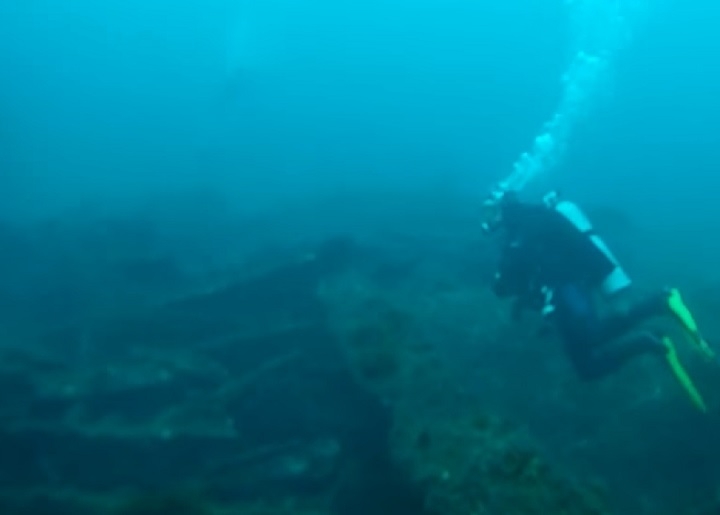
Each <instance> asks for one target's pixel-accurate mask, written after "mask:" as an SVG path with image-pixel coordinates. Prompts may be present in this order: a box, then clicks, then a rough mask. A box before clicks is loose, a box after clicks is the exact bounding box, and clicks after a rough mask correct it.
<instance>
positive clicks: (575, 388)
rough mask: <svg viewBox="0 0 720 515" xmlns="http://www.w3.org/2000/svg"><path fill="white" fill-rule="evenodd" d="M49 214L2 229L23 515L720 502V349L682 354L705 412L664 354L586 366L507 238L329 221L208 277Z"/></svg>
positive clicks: (600, 509)
mask: <svg viewBox="0 0 720 515" xmlns="http://www.w3.org/2000/svg"><path fill="white" fill-rule="evenodd" d="M44 231H45V232H43V233H41V234H42V238H41V237H39V236H35V240H33V239H32V238H28V237H27V234H26V232H24V233H22V234H21V233H18V232H13V231H11V230H10V229H8V228H5V234H4V236H3V238H5V239H6V241H5V244H6V245H11V246H12V248H13V249H16V251H15V252H14V253H9V254H6V255H5V256H4V257H3V259H4V261H5V262H4V263H3V270H4V271H5V272H3V274H4V275H5V276H6V277H5V281H6V284H8V285H10V287H9V288H7V289H6V292H5V293H4V294H3V298H2V299H0V303H2V306H3V311H4V314H3V315H2V316H0V324H1V325H2V331H3V343H2V347H1V348H0V385H2V389H0V417H1V419H0V420H1V422H0V513H2V514H8V515H21V514H22V515H36V514H52V515H62V514H72V515H84V514H100V515H130V514H138V515H150V514H153V515H155V514H176V515H183V514H241V513H242V514H284V513H288V514H289V513H293V514H318V515H319V514H333V515H366V514H395V515H399V514H413V515H424V514H428V515H455V514H457V515H461V514H462V515H496V514H497V515H515V514H517V515H522V514H528V515H532V514H538V515H540V514H557V515H576V514H577V515H604V514H634V515H642V514H659V515H664V514H678V513H683V514H689V515H709V514H713V513H719V512H720V503H718V499H717V496H718V494H717V492H720V490H718V487H720V465H718V462H719V461H718V460H720V443H718V442H717V434H720V433H719V432H718V429H720V417H718V414H719V413H720V398H719V397H718V395H717V394H716V393H715V392H717V389H718V387H720V366H718V367H717V368H715V364H707V363H704V362H702V360H700V359H699V358H698V357H696V356H694V355H693V354H692V353H691V352H689V351H687V349H685V347H683V348H682V351H683V352H682V354H683V357H684V358H685V359H686V360H687V362H688V365H689V368H690V370H691V371H692V373H693V376H694V377H695V379H696V381H697V383H698V386H699V387H700V389H701V390H702V391H703V392H704V393H705V394H706V397H707V401H708V404H709V405H710V413H708V414H705V415H701V414H698V413H695V412H694V411H693V410H692V407H691V406H690V404H689V402H688V401H687V400H686V399H685V397H684V396H683V393H682V392H681V391H680V389H679V388H678V387H677V385H676V384H675V383H674V381H673V379H672V378H671V377H670V374H669V372H667V370H665V368H664V367H663V365H662V364H661V363H656V362H653V361H643V360H641V361H640V362H638V363H634V364H632V365H631V366H629V367H627V369H626V370H623V371H622V372H621V373H620V374H619V375H618V376H617V377H615V378H612V379H610V380H607V381H602V382H600V383H593V384H583V383H580V382H579V381H578V380H577V379H576V378H575V376H574V375H573V373H572V370H571V369H570V367H569V365H568V364H567V363H566V362H565V360H564V359H563V357H562V355H561V352H560V349H559V347H558V346H557V345H555V342H554V341H553V340H552V339H541V338H539V337H538V336H537V335H536V334H535V331H534V328H533V322H534V321H533V320H528V321H526V322H523V323H514V322H513V321H512V319H511V316H510V313H509V309H508V306H506V305H504V304H502V303H500V302H498V301H497V300H496V299H494V298H493V297H492V295H491V294H490V292H489V290H488V288H487V278H488V274H490V273H491V272H492V262H493V259H494V255H493V252H492V248H491V246H490V245H487V244H486V243H483V242H481V241H477V240H476V239H472V238H468V239H463V238H457V239H456V240H454V241H453V240H452V238H450V240H451V241H449V242H448V240H447V239H443V238H436V239H435V240H433V236H431V235H420V236H418V235H417V234H414V235H404V236H402V237H400V236H398V235H397V234H393V235H392V236H391V237H386V239H384V240H382V241H380V240H375V241H369V240H367V239H366V240H363V238H349V237H346V236H340V237H332V238H310V239H309V240H307V241H304V242H302V243H297V244H293V245H289V246H287V247H277V246H275V247H272V248H267V250H266V251H264V252H263V253H262V254H260V253H255V254H252V255H249V257H246V259H244V260H239V261H238V262H237V263H235V264H234V265H233V266H226V267H216V269H215V270H214V272H213V273H212V274H206V275H203V274H201V273H197V270H198V269H199V268H202V267H198V266H197V264H196V265H195V266H196V268H193V269H192V270H193V271H192V272H189V271H188V270H189V268H187V267H185V268H183V267H182V266H180V265H178V263H177V262H176V261H175V260H173V259H170V258H168V257H167V256H166V255H161V256H158V255H157V253H153V252H150V251H149V248H150V247H151V246H149V245H147V242H146V239H147V235H145V236H143V237H142V238H141V237H140V236H138V227H136V226H131V227H130V228H128V227H127V226H125V225H123V226H122V228H121V229H118V228H117V227H114V228H112V229H107V227H106V228H105V229H104V230H103V231H102V232H101V233H100V234H101V235H100V236H98V233H97V232H92V234H93V235H94V236H93V237H92V238H89V237H88V236H87V233H83V234H85V236H84V237H82V238H77V237H76V238H74V239H73V240H72V241H73V243H72V244H69V243H68V241H67V236H58V234H59V233H58V230H57V228H55V229H53V231H52V234H53V235H54V237H55V239H56V242H55V244H50V243H47V242H48V240H49V239H50V240H51V238H49V237H48V234H47V231H48V229H47V228H45V229H44ZM140 232H142V231H140ZM468 232H469V233H470V232H471V231H468ZM128 234H131V235H132V237H130V236H128ZM436 234H437V233H436ZM128 241H130V242H131V243H128ZM139 241H142V242H145V243H144V244H142V245H141V244H139V243H138V242H139ZM39 242H42V243H39ZM118 242H124V243H123V244H120V243H118ZM7 248H10V247H7ZM60 248H62V249H63V251H62V253H58V254H54V252H53V251H54V250H57V249H60ZM88 248H91V249H93V250H92V251H88V250H87V249H88ZM68 249H75V250H74V251H70V250H68ZM98 249H101V250H98ZM60 254H62V258H59V257H57V256H58V255H60ZM50 255H53V256H55V257H53V258H49V257H48V256H50ZM108 256H110V257H108ZM216 264H217V263H216ZM220 268H222V270H221V271H218V270H219V269H220ZM683 279H685V280H686V283H687V285H688V289H687V291H688V294H687V297H688V300H689V301H690V302H691V303H693V305H694V306H696V307H697V312H698V316H699V318H700V320H701V323H702V324H703V325H704V328H705V329H706V332H707V334H708V336H709V337H710V338H711V339H712V336H713V334H717V336H718V337H719V338H720V325H718V324H717V322H715V320H714V318H713V316H714V313H715V312H716V308H720V295H718V294H717V293H716V291H715V288H713V287H712V285H708V284H704V283H700V282H697V281H694V280H693V279H692V278H683ZM28 284H32V285H33V286H34V288H33V289H32V290H33V291H34V293H33V294H30V293H27V292H28V291H29V289H28ZM713 322H715V325H714V326H713Z"/></svg>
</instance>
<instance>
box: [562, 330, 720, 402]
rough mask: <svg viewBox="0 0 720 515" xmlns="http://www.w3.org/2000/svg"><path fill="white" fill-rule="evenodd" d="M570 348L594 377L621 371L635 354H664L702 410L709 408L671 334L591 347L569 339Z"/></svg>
mask: <svg viewBox="0 0 720 515" xmlns="http://www.w3.org/2000/svg"><path fill="white" fill-rule="evenodd" d="M566 351H567V353H568V355H569V357H570V359H571V361H572V362H573V365H574V366H575V370H576V371H577V373H578V375H579V376H580V378H581V379H584V380H586V381H592V380H597V379H601V378H603V377H606V376H608V375H611V374H612V373H614V372H616V371H618V370H619V369H620V368H621V367H622V366H623V365H624V364H625V363H627V362H628V361H630V360H632V359H634V358H635V357H638V356H642V355H646V354H651V355H656V356H664V357H665V359H666V361H667V363H668V365H669V366H670V370H671V371H672V373H673V375H674V376H675V378H676V379H677V381H678V382H679V383H680V385H681V386H682V387H683V389H684V390H685V392H686V393H687V394H688V396H689V397H690V400H691V401H692V403H693V404H694V405H695V406H696V407H697V408H698V409H699V410H700V411H703V412H705V411H707V408H706V406H705V401H704V400H703V398H702V396H701V395H700V393H699V392H698V390H697V388H695V385H694V384H693V382H692V380H691V379H690V376H689V375H688V373H687V371H686V370H685V368H684V367H683V366H682V364H681V363H680V360H679V358H678V355H677V352H676V350H675V346H674V345H673V343H672V341H671V340H670V338H667V337H659V336H657V335H655V334H653V333H651V332H643V333H639V334H635V335H633V336H631V337H629V338H628V339H625V340H621V341H619V342H617V343H613V344H606V345H604V346H602V347H599V346H598V345H596V346H595V347H594V348H590V347H588V346H587V345H583V344H582V343H581V342H579V341H575V342H570V341H568V342H566Z"/></svg>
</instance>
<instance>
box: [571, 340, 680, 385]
mask: <svg viewBox="0 0 720 515" xmlns="http://www.w3.org/2000/svg"><path fill="white" fill-rule="evenodd" d="M588 343H589V342H587V341H586V342H584V343H581V342H579V341H566V345H565V350H566V352H567V354H568V356H569V357H570V360H571V361H572V363H573V365H574V366H575V370H576V371H577V373H578V375H579V376H580V377H581V378H582V379H584V380H596V379H601V378H603V377H606V376H608V375H610V374H613V373H614V372H617V371H618V370H619V369H620V368H621V367H622V366H623V365H624V364H625V363H627V362H628V361H630V360H632V359H633V358H635V357H637V356H641V355H644V354H655V355H658V356H662V355H664V354H665V353H666V352H667V349H666V347H665V345H663V342H662V341H661V340H660V339H659V338H657V337H656V336H655V335H653V334H652V333H649V332H646V333H640V334H636V335H633V336H632V337H629V338H627V339H625V340H622V341H620V342H617V343H613V344H609V343H606V342H603V341H600V340H595V341H594V342H592V343H589V344H588ZM601 345H602V346H601Z"/></svg>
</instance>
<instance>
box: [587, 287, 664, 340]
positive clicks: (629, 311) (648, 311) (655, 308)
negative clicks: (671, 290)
mask: <svg viewBox="0 0 720 515" xmlns="http://www.w3.org/2000/svg"><path fill="white" fill-rule="evenodd" d="M667 299H668V293H667V292H660V293H656V294H654V295H651V296H649V297H646V298H645V299H643V300H640V301H638V302H635V303H634V304H631V305H628V306H626V307H625V308H623V309H619V310H617V311H616V312H615V313H613V314H611V315H608V316H605V317H604V318H603V319H602V320H601V321H600V323H599V324H598V340H600V341H612V340H615V339H617V338H620V337H621V336H623V335H624V334H626V333H627V332H628V331H631V330H633V329H635V328H636V327H637V326H638V325H640V324H641V323H643V322H645V321H647V320H649V319H651V318H654V317H658V316H663V315H666V314H667V310H668V300H667Z"/></svg>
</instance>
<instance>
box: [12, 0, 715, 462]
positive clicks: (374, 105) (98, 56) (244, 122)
mask: <svg viewBox="0 0 720 515" xmlns="http://www.w3.org/2000/svg"><path fill="white" fill-rule="evenodd" d="M570 4H573V5H570ZM614 5H620V6H621V7H622V6H631V7H632V9H631V10H630V11H628V13H627V16H624V17H622V18H617V17H613V16H608V15H607V9H608V6H614ZM578 8H582V9H587V10H584V11H582V12H581V14H582V15H578ZM621 10H622V9H621ZM718 27H720V4H718V3H717V2H714V1H711V0H697V1H689V0H685V1H680V0H661V1H657V2H654V1H647V2H644V1H641V0H637V1H632V0H627V1H626V2H622V1H618V2H610V1H608V2H603V1H602V0H586V1H584V2H583V1H582V0H575V2H570V3H568V2H563V1H561V0H495V1H492V2H491V1H488V0H414V1H409V0H383V1H380V0H366V1H362V2H361V1H359V0H356V1H354V2H353V1H350V0H304V1H302V2H300V1H295V2H293V1H290V0H256V1H254V2H252V1H248V0H236V1H227V0H205V1H204V2H191V1H189V0H172V1H171V0H105V1H102V2H100V1H91V0H73V1H66V2H58V1H57V0H23V1H21V0H4V1H3V2H0V71H1V72H2V73H1V76H2V81H1V82H0V217H1V218H2V221H3V223H4V222H6V221H7V222H10V223H24V222H35V221H47V220H56V219H59V218H62V217H69V218H70V219H72V220H76V221H77V220H78V219H81V220H83V221H85V222H87V221H89V220H92V219H94V217H96V216H97V217H101V216H107V215H108V214H113V215H115V214H120V215H130V216H134V215H136V214H138V213H149V212H152V213H153V214H154V215H155V216H156V218H157V219H158V220H160V222H159V223H161V224H162V223H165V224H166V225H167V227H169V228H170V229H167V230H168V231H169V233H170V238H171V239H172V238H176V237H177V239H178V240H181V239H182V238H181V237H179V236H178V234H179V233H183V232H186V233H187V234H191V235H192V236H193V237H196V236H198V235H202V236H203V237H204V238H205V240H203V243H201V244H190V243H188V242H187V241H183V242H182V243H179V242H175V243H176V244H177V248H180V249H182V250H183V251H187V252H191V253H195V254H194V255H195V257H194V258H193V259H196V260H197V261H198V262H205V261H203V260H204V259H205V260H206V259H208V257H207V256H208V255H210V254H212V253H213V252H217V250H218V249H219V248H222V249H223V250H225V251H231V250H232V251H234V250H236V249H235V247H236V246H242V245H243V244H242V242H238V241H236V240H234V241H228V238H226V237H225V236H224V235H223V234H224V233H222V231H223V229H224V228H226V226H221V227H218V226H212V228H211V229H208V226H207V224H206V223H205V221H207V220H211V221H215V222H217V218H213V217H220V216H226V215H227V214H228V213H230V214H242V215H243V217H244V218H243V222H242V223H247V219H251V220H252V217H253V216H255V214H258V213H263V214H266V213H268V212H270V213H273V214H274V215H273V216H275V217H276V220H279V222H277V223H279V224H281V225H282V224H287V226H288V228H289V231H288V232H292V233H293V235H294V237H297V235H298V234H300V233H302V232H303V231H307V233H308V234H310V233H312V232H313V231H315V230H317V227H310V226H311V225H315V226H320V227H325V226H327V225H328V224H329V225H331V226H332V228H333V229H338V228H342V227H343V226H344V225H345V227H346V229H347V228H349V229H353V228H356V225H353V224H350V223H346V222H347V221H348V220H351V219H352V220H355V219H356V218H358V217H359V218H363V217H365V218H364V219H365V220H366V221H367V223H369V224H375V226H376V227H381V228H383V227H385V225H386V224H387V223H388V220H394V219H396V218H403V219H410V220H412V219H413V216H417V220H419V222H418V223H423V224H426V223H429V224H432V220H434V219H435V218H442V219H445V217H446V216H447V217H448V218H452V216H451V215H449V214H448V213H450V212H454V210H456V209H458V206H462V208H460V209H459V210H460V211H462V214H461V215H459V216H460V217H462V216H474V214H475V212H474V211H473V209H474V208H475V206H476V205H477V206H478V207H479V204H480V203H481V202H482V200H483V199H484V198H485V195H486V194H487V193H488V192H489V191H490V190H491V189H492V188H493V186H494V185H496V184H497V183H498V181H502V180H503V179H506V178H507V177H509V176H510V175H511V174H512V172H513V166H514V165H515V164H516V163H518V162H519V160H520V159H521V156H522V154H523V153H525V152H528V153H532V152H533V149H536V148H537V147H534V144H535V143H534V142H536V141H537V140H536V138H538V137H539V136H542V135H543V134H544V133H545V132H546V131H547V125H546V124H547V123H548V121H551V120H553V118H554V117H555V116H556V115H557V114H558V113H560V114H562V115H563V120H564V121H565V122H568V124H567V128H566V130H565V129H563V130H562V131H559V132H558V133H553V134H552V135H553V137H554V138H555V139H554V140H553V141H554V143H555V144H556V146H555V147H553V148H561V149H562V150H561V151H557V152H553V153H552V156H551V157H552V159H550V161H549V162H550V164H549V165H547V166H545V165H543V166H540V168H538V169H535V171H534V172H533V176H532V177H531V180H530V181H529V183H528V186H527V194H528V195H536V194H538V193H540V192H542V191H543V190H545V189H547V188H560V189H561V190H562V191H563V192H564V193H567V194H568V195H569V196H571V197H573V198H574V199H575V200H577V201H578V202H579V203H580V204H583V205H588V206H594V207H601V208H606V209H610V210H614V212H621V213H622V216H621V217H620V218H621V219H625V218H623V217H627V218H626V219H627V220H632V223H633V226H635V224H636V226H637V227H642V228H643V231H646V232H644V233H643V234H644V235H645V236H644V237H643V239H642V241H644V242H645V241H647V242H650V243H648V244H647V245H646V246H641V247H636V248H634V249H633V251H632V252H629V253H627V254H625V255H627V257H628V259H631V260H632V263H633V264H634V265H636V266H637V265H638V264H643V263H652V264H653V266H659V267H660V268H659V270H660V272H658V278H657V279H658V280H659V282H664V281H670V282H677V281H680V282H682V281H684V280H689V277H691V278H692V279H694V280H695V281H696V284H698V283H699V284H705V282H707V283H708V284H709V283H713V282H714V281H720V273H718V272H717V271H716V268H717V262H718V259H720V244H719V243H718V240H717V238H716V235H717V233H718V226H719V225H720V202H718V199H719V198H720V178H718V177H720V176H719V175H718V166H719V163H718V159H719V158H720V155H719V154H718V149H719V148H720V130H719V129H720V101H719V100H718V94H719V93H718V92H720V59H718V56H717V52H718V50H719V49H720V30H718ZM584 51H587V52H588V54H589V55H591V56H593V57H594V58H596V59H599V60H601V61H602V64H603V67H604V68H603V70H604V72H605V73H604V74H603V75H602V77H601V78H600V79H598V81H595V82H592V84H589V85H588V84H587V83H584V82H583V83H579V85H578V84H576V85H575V86H576V87H575V89H572V86H573V84H570V87H571V89H568V87H569V86H568V83H567V82H565V83H564V82H563V80H562V77H563V75H564V74H566V72H567V71H568V69H569V68H570V67H571V65H572V63H573V62H574V60H575V59H576V58H577V56H578V53H579V52H584ZM586 86H587V88H586ZM578 87H579V88H580V90H578V89H577V88H578ZM569 91H570V93H569ZM577 94H579V95H580V97H582V99H583V101H582V102H581V104H578V105H577V106H576V105H575V104H574V103H573V104H572V106H573V107H572V109H569V110H568V109H565V110H563V109H564V108H563V107H562V106H563V105H566V104H564V102H566V101H567V98H568V95H571V96H572V97H573V98H575V96H573V95H577ZM575 107H578V109H577V110H576V109H575ZM563 127H566V126H565V125H563ZM543 148H545V147H543ZM536 157H537V156H536ZM349 198H351V199H352V202H350V203H346V202H345V200H346V199H349ZM455 201H457V203H456V202H455ZM318 206H320V207H318ZM466 208H467V209H466ZM464 209H466V210H464ZM298 212H304V213H309V214H307V215H306V218H303V219H302V220H298V219H297V218H296V215H297V213H298ZM288 213H292V214H288ZM284 216H286V217H287V218H283V217H284ZM224 223H229V224H230V225H232V222H228V221H227V219H225V221H224ZM303 224H305V225H303ZM233 229H234V231H236V232H234V233H233V234H238V233H243V231H246V233H247V232H252V233H253V238H258V236H257V234H256V233H258V232H262V231H263V229H262V228H260V229H258V228H257V227H254V228H252V229H248V228H244V229H242V230H240V231H238V230H237V227H236V226H233ZM429 231H430V232H433V231H434V228H430V229H429ZM128 232H132V231H128ZM437 232H452V229H449V228H448V227H447V226H443V227H442V228H440V226H438V230H437ZM260 239H262V238H260ZM609 239H610V240H612V239H613V238H612V236H611V237H610V238H609ZM208 240H212V241H211V242H209V241H208ZM6 245H7V244H6ZM128 245H130V244H128ZM0 250H1V249H0ZM13 252H14V251H13ZM21 254H22V253H21V252H18V255H19V256H20V257H18V258H17V260H18V261H19V262H21V261H22V260H23V257H22V255H21ZM635 270H637V268H635ZM42 273H48V272H47V271H43V272H42ZM42 273H41V272H38V275H42ZM643 273H644V272H643V271H642V270H641V271H640V272H639V274H640V275H642V274H643ZM653 273H654V272H653ZM653 273H649V275H650V276H652V275H653ZM653 279H655V277H653ZM40 283H41V285H40V286H42V285H44V283H42V281H40ZM24 286H26V285H25V284H24V283H23V281H21V280H18V282H17V284H16V283H12V284H10V285H9V286H7V288H8V289H9V290H12V291H13V292H14V291H16V290H17V291H20V290H22V289H23V287H24ZM35 286H36V287H40V286H38V285H37V284H36V285H35ZM63 288H64V289H63V291H69V290H72V289H73V285H72V284H64V283H63ZM589 468H591V469H592V466H590V467H589Z"/></svg>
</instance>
